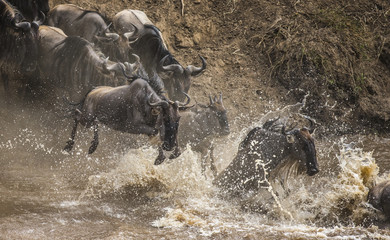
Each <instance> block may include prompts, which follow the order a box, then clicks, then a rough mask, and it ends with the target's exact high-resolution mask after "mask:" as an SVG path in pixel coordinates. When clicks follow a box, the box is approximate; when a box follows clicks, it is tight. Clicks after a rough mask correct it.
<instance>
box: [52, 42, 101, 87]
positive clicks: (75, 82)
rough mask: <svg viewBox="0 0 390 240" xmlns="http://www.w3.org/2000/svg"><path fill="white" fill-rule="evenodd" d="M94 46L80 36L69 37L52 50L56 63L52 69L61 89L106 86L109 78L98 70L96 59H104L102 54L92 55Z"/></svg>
mask: <svg viewBox="0 0 390 240" xmlns="http://www.w3.org/2000/svg"><path fill="white" fill-rule="evenodd" d="M90 48H91V49H93V50H97V49H94V48H93V46H92V44H91V43H90V42H88V41H87V40H85V39H83V38H81V37H78V36H69V37H67V38H66V39H65V40H63V41H62V42H60V43H59V44H57V45H56V47H54V48H53V49H52V51H54V55H55V57H54V59H55V61H54V62H53V63H52V69H53V70H55V71H54V72H55V73H54V74H55V76H54V77H55V78H56V80H57V81H59V82H57V83H58V84H59V85H60V86H61V87H65V88H69V87H70V88H74V90H83V89H90V88H91V87H92V86H96V85H104V84H105V82H106V81H107V80H108V77H107V76H105V75H104V74H102V73H101V72H100V71H99V70H98V68H97V65H96V64H97V62H96V57H103V55H102V54H101V53H100V52H96V55H91V52H90ZM91 80H92V81H91Z"/></svg>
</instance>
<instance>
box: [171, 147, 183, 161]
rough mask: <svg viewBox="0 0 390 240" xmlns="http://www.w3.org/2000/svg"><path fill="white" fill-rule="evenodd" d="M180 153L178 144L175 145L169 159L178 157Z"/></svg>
mask: <svg viewBox="0 0 390 240" xmlns="http://www.w3.org/2000/svg"><path fill="white" fill-rule="evenodd" d="M180 155H181V150H180V148H179V146H176V148H175V150H174V151H173V153H172V154H171V156H169V159H175V158H177V157H179V156H180Z"/></svg>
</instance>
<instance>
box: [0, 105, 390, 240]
mask: <svg viewBox="0 0 390 240" xmlns="http://www.w3.org/2000/svg"><path fill="white" fill-rule="evenodd" d="M22 109H23V108H22V107H21V106H18V107H9V108H8V109H7V108H6V107H3V108H2V110H0V114H1V116H0V127H1V129H0V156H1V159H0V163H1V166H2V168H1V170H0V238H2V239H243V238H245V239H323V238H329V239H389V237H388V235H390V231H389V230H388V229H387V228H386V224H382V223H380V222H381V220H382V216H381V214H380V213H378V212H377V211H375V210H374V209H372V208H371V207H370V205H368V204H367V203H366V196H367V192H368V187H369V186H370V184H372V183H373V182H375V181H381V180H382V179H384V178H386V177H387V175H388V170H390V165H389V164H390V163H389V159H390V158H389V157H390V156H389V155H390V152H389V149H390V148H389V144H390V140H389V139H383V138H379V137H376V136H357V135H355V136H346V137H343V138H339V139H317V142H316V146H317V151H318V162H319V165H320V168H321V169H320V170H321V172H320V173H319V174H317V175H316V176H314V177H308V176H305V175H300V176H292V177H291V178H289V181H288V185H286V186H285V187H284V189H282V188H280V186H278V185H277V184H274V185H273V188H272V189H264V190H263V191H261V192H260V193H259V194H257V195H256V196H254V197H252V198H250V199H246V200H245V202H243V201H239V200H226V199H222V198H220V197H219V196H218V194H217V189H216V188H215V187H214V186H213V185H212V183H211V182H212V177H211V174H210V173H209V172H208V173H207V177H205V176H203V175H202V174H201V167H200V163H199V161H200V154H199V153H196V152H194V151H192V150H191V149H190V148H189V149H187V150H185V151H184V152H183V154H182V155H181V156H180V157H179V158H177V159H175V160H169V161H166V162H164V163H163V164H162V165H160V166H154V165H153V162H154V158H155V157H156V155H157V151H156V149H155V147H154V146H150V145H146V146H144V142H146V141H147V138H145V137H134V136H129V135H127V134H119V133H117V132H114V131H111V130H109V129H105V128H102V129H101V142H100V145H99V148H98V150H97V151H96V153H94V154H93V155H91V156H89V155H87V150H88V147H89V144H90V141H91V140H92V132H91V131H89V130H82V129H81V128H80V129H79V132H78V135H77V137H76V146H75V149H74V150H73V152H72V153H71V154H66V153H64V152H62V151H61V149H62V148H63V147H64V145H65V142H66V141H67V138H68V137H69V134H70V126H71V121H70V120H65V121H63V120H61V119H62V118H61V117H60V116H58V115H55V114H51V113H47V112H45V111H42V110H31V109H30V110H28V109H23V111H22ZM237 123H239V119H235V121H234V122H233V126H232V128H233V133H232V134H231V135H230V136H228V137H224V138H223V139H219V140H217V141H216V146H217V148H216V149H217V150H216V151H215V155H216V158H217V162H216V164H217V168H218V170H219V171H220V170H222V169H223V168H224V167H226V165H227V164H228V163H229V162H230V161H231V160H232V159H233V157H234V154H235V152H236V149H237V146H238V144H239V142H240V140H241V139H242V138H243V136H244V135H245V134H246V132H247V129H243V130H235V131H234V129H235V128H237V126H239V124H237ZM234 124H237V126H236V127H235V126H234ZM257 124H259V122H254V123H253V124H252V125H257ZM249 127H250V126H248V128H249ZM286 192H288V194H286ZM265 203H268V205H267V207H266V212H264V208H263V207H260V206H263V205H264V204H265ZM376 225H380V227H381V228H378V227H377V226H376ZM383 227H384V228H383Z"/></svg>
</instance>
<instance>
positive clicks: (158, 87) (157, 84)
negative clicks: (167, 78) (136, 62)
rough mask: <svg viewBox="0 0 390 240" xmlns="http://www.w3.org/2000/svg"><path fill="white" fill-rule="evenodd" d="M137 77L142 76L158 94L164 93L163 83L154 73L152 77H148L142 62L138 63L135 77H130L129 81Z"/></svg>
mask: <svg viewBox="0 0 390 240" xmlns="http://www.w3.org/2000/svg"><path fill="white" fill-rule="evenodd" d="M137 78H142V79H144V80H145V81H147V82H148V84H149V85H150V86H151V87H152V89H153V90H154V91H155V92H156V93H157V94H158V95H161V94H162V93H164V83H163V81H162V80H161V78H160V77H159V76H158V74H157V73H154V74H153V76H152V77H149V76H148V74H147V72H146V71H145V69H144V67H143V65H142V64H140V67H139V68H138V70H137V73H136V75H135V77H134V78H133V79H131V81H130V82H132V81H134V80H136V79H137Z"/></svg>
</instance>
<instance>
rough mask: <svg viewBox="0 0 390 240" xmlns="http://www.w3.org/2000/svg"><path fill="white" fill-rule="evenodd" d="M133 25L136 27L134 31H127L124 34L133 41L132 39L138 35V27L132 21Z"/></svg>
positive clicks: (128, 39)
mask: <svg viewBox="0 0 390 240" xmlns="http://www.w3.org/2000/svg"><path fill="white" fill-rule="evenodd" d="M131 25H132V26H133V27H134V31H132V32H125V33H124V34H123V36H124V37H125V38H126V39H127V41H131V40H137V37H136V36H137V35H138V28H137V27H136V26H135V25H134V24H132V23H131Z"/></svg>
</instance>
